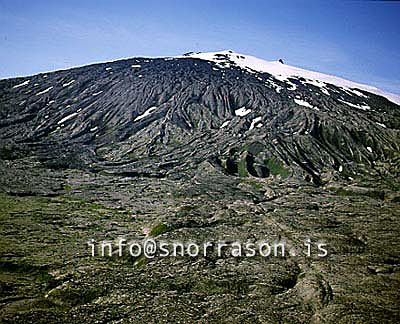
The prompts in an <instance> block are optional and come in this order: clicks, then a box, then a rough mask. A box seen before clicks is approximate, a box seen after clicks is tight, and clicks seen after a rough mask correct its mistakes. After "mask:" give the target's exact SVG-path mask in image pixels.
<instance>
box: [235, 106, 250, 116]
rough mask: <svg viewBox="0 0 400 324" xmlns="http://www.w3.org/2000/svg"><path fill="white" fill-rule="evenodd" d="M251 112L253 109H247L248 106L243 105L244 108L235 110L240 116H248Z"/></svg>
mask: <svg viewBox="0 0 400 324" xmlns="http://www.w3.org/2000/svg"><path fill="white" fill-rule="evenodd" d="M250 113H251V109H246V107H242V108H239V109H236V110H235V115H236V116H240V117H243V116H246V115H248V114H250Z"/></svg>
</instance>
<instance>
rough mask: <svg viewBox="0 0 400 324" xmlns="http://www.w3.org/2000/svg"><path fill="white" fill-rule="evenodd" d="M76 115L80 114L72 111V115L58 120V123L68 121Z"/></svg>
mask: <svg viewBox="0 0 400 324" xmlns="http://www.w3.org/2000/svg"><path fill="white" fill-rule="evenodd" d="M76 115H78V114H77V113H76V112H75V113H72V114H71V115H68V116H67V117H64V118H63V119H61V120H60V121H59V122H57V125H60V124H62V123H63V122H65V121H67V120H68V119H71V118H73V117H75V116H76Z"/></svg>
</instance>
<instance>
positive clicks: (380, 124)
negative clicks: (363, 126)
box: [376, 122, 387, 128]
mask: <svg viewBox="0 0 400 324" xmlns="http://www.w3.org/2000/svg"><path fill="white" fill-rule="evenodd" d="M376 124H377V125H379V126H381V127H383V128H387V127H386V125H385V124H382V123H378V122H377V123H376Z"/></svg>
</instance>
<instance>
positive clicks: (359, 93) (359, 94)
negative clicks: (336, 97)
mask: <svg viewBox="0 0 400 324" xmlns="http://www.w3.org/2000/svg"><path fill="white" fill-rule="evenodd" d="M347 92H351V93H354V94H355V95H357V96H359V97H363V98H368V96H366V95H365V94H363V93H362V92H360V91H357V90H355V89H349V90H347Z"/></svg>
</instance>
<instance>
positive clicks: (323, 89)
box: [321, 88, 331, 96]
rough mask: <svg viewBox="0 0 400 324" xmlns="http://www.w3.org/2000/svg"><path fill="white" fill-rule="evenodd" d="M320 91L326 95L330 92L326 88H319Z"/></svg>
mask: <svg viewBox="0 0 400 324" xmlns="http://www.w3.org/2000/svg"><path fill="white" fill-rule="evenodd" d="M321 92H322V93H324V94H326V95H327V96H330V95H331V94H330V93H329V91H328V90H326V89H325V88H321Z"/></svg>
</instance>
